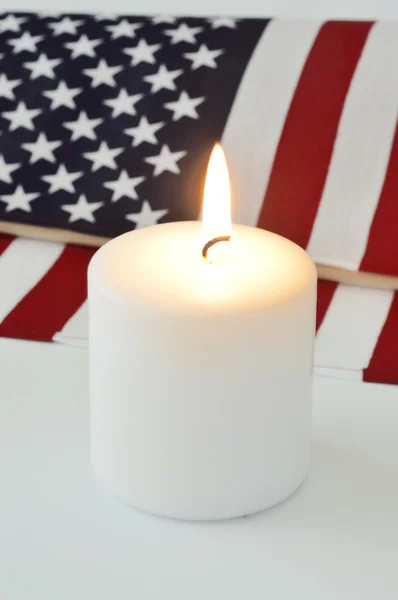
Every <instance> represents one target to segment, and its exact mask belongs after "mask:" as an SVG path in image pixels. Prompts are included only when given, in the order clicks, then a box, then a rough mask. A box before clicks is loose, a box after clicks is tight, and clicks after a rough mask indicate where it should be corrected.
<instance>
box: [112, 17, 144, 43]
mask: <svg viewBox="0 0 398 600" xmlns="http://www.w3.org/2000/svg"><path fill="white" fill-rule="evenodd" d="M141 27H143V23H129V22H128V21H127V20H126V19H122V21H120V23H116V24H115V25H106V27H105V29H106V30H107V31H109V32H110V33H111V34H112V35H111V39H112V40H115V39H116V38H120V37H129V38H133V37H135V32H136V31H137V29H140V28H141Z"/></svg>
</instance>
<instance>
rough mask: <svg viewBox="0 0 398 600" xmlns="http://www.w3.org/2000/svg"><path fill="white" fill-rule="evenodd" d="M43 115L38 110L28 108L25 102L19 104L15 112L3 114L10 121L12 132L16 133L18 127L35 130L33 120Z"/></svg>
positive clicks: (10, 111)
mask: <svg viewBox="0 0 398 600" xmlns="http://www.w3.org/2000/svg"><path fill="white" fill-rule="evenodd" d="M40 113H41V110H39V109H38V108H31V109H29V108H27V107H26V104H25V102H19V103H18V106H17V108H16V109H15V110H6V111H5V112H3V113H2V116H3V117H4V118H5V119H8V120H9V121H10V131H15V129H18V127H23V128H24V129H29V130H30V131H33V130H34V128H35V127H34V125H33V119H34V118H35V117H37V115H39V114H40Z"/></svg>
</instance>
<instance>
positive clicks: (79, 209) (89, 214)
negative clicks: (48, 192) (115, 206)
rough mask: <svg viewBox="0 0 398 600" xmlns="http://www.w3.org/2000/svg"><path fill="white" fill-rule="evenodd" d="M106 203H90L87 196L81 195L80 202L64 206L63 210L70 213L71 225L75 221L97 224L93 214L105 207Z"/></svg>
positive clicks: (62, 206)
mask: <svg viewBox="0 0 398 600" xmlns="http://www.w3.org/2000/svg"><path fill="white" fill-rule="evenodd" d="M103 204H104V202H88V201H87V198H86V196H84V194H81V195H80V196H79V199H78V201H77V202H76V203H75V204H62V205H61V208H62V210H65V211H66V212H68V213H69V219H68V221H69V223H73V222H74V221H79V220H80V219H81V220H82V221H88V222H89V223H95V217H94V215H93V213H94V212H95V211H96V210H98V209H99V208H101V206H103Z"/></svg>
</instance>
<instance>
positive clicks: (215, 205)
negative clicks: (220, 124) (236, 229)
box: [202, 144, 232, 244]
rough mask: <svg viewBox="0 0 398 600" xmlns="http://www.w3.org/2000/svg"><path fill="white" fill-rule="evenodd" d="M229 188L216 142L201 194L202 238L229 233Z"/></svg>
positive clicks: (226, 171) (224, 164) (225, 167)
mask: <svg viewBox="0 0 398 600" xmlns="http://www.w3.org/2000/svg"><path fill="white" fill-rule="evenodd" d="M231 229H232V225H231V190H230V184H229V174H228V167H227V161H226V160H225V154H224V151H223V149H222V147H221V145H220V144H216V145H215V146H214V148H213V151H212V153H211V156H210V160H209V166H208V168H207V175H206V183H205V189H204V195H203V210H202V240H203V244H206V243H207V242H209V241H210V240H212V239H214V238H217V237H220V236H227V235H231Z"/></svg>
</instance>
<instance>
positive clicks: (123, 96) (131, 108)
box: [104, 88, 143, 117]
mask: <svg viewBox="0 0 398 600" xmlns="http://www.w3.org/2000/svg"><path fill="white" fill-rule="evenodd" d="M141 98H143V94H132V95H131V96H130V95H129V94H128V93H127V92H126V90H125V89H124V88H122V89H121V90H120V91H119V94H118V96H117V97H116V98H112V99H110V100H104V104H106V105H107V106H110V107H111V108H112V109H113V110H112V117H118V116H119V115H122V114H126V115H136V114H137V111H136V110H135V105H136V104H137V102H138V101H139V100H141Z"/></svg>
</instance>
